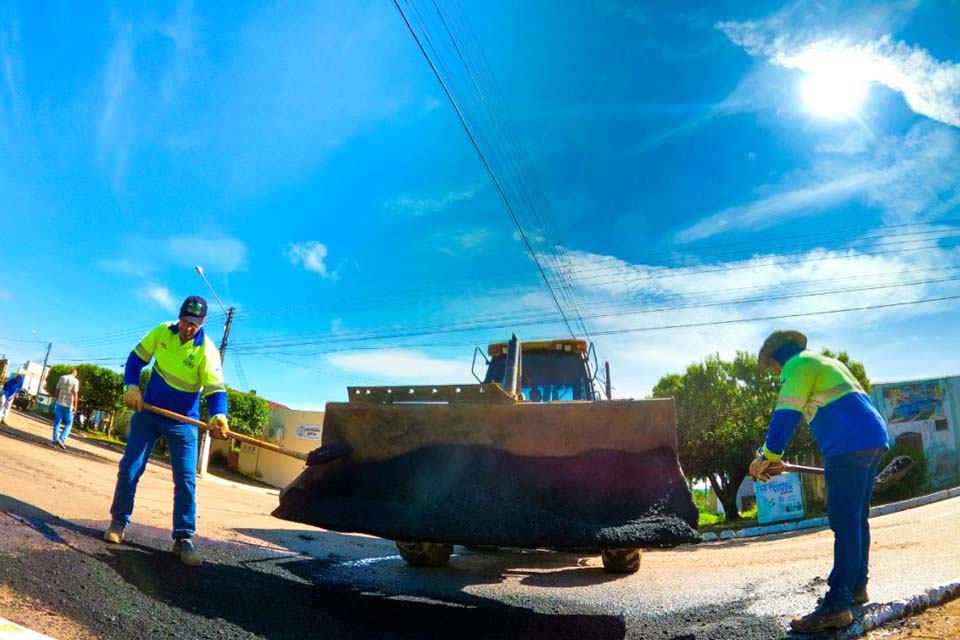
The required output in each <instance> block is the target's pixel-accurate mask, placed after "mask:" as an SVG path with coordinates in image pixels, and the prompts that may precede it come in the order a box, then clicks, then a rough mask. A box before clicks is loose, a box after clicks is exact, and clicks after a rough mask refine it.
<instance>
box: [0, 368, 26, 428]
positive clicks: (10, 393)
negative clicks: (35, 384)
mask: <svg viewBox="0 0 960 640" xmlns="http://www.w3.org/2000/svg"><path fill="white" fill-rule="evenodd" d="M22 388H23V374H22V373H18V374H17V375H15V376H13V377H12V378H10V379H9V380H7V381H6V382H4V383H3V392H2V393H0V424H7V414H8V413H10V407H12V406H13V399H14V398H16V397H17V394H18V393H20V389H22Z"/></svg>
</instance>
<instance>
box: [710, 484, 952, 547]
mask: <svg viewBox="0 0 960 640" xmlns="http://www.w3.org/2000/svg"><path fill="white" fill-rule="evenodd" d="M957 496H960V487H954V488H953V489H944V490H942V491H937V492H935V493H928V494H927V495H925V496H918V497H916V498H909V499H907V500H901V501H900V502H891V503H889V504H882V505H877V506H876V507H871V508H870V517H871V518H875V517H877V516H884V515H887V514H888V513H897V512H898V511H905V510H907V509H913V508H914V507H922V506H923V505H925V504H933V503H934V502H940V501H941V500H949V499H950V498H956V497H957ZM829 525H830V523H829V522H827V517H826V516H822V517H820V518H808V519H806V520H796V521H794V522H778V523H776V524H768V525H761V526H756V527H744V528H743V529H728V530H726V531H721V532H720V533H712V532H711V533H705V534H703V541H704V542H714V541H716V540H733V539H736V538H753V537H755V536H764V535H771V534H774V533H788V532H790V531H801V530H804V529H817V528H820V527H827V526H829Z"/></svg>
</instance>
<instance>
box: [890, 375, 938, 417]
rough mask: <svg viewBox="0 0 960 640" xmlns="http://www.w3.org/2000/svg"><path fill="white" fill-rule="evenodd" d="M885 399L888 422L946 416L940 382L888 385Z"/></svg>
mask: <svg viewBox="0 0 960 640" xmlns="http://www.w3.org/2000/svg"><path fill="white" fill-rule="evenodd" d="M883 400H884V405H885V407H884V413H885V415H884V418H886V420H887V424H900V423H904V422H916V421H920V420H942V419H945V418H946V414H945V413H944V410H943V390H942V389H941V388H940V383H939V382H926V383H923V384H910V385H901V386H899V387H888V388H886V389H884V390H883Z"/></svg>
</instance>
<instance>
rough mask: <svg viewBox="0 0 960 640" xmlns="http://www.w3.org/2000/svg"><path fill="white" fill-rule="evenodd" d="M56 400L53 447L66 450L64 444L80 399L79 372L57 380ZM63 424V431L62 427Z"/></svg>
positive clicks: (54, 404) (75, 371)
mask: <svg viewBox="0 0 960 640" xmlns="http://www.w3.org/2000/svg"><path fill="white" fill-rule="evenodd" d="M56 396H57V397H56V400H54V403H53V446H54V447H59V448H61V449H66V448H67V447H66V445H65V444H64V443H65V442H66V441H67V437H68V436H69V435H70V428H71V427H72V426H73V417H74V415H76V413H77V402H78V401H79V398H80V380H79V379H77V370H76V369H74V370H73V371H71V372H70V373H68V374H66V375H64V376H60V379H59V380H57V391H56ZM61 424H63V431H62V432H61V431H60V425H61Z"/></svg>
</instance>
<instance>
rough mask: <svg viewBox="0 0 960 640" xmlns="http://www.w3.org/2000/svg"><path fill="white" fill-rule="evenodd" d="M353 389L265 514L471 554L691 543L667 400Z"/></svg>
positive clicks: (488, 390) (686, 493) (332, 409)
mask: <svg viewBox="0 0 960 640" xmlns="http://www.w3.org/2000/svg"><path fill="white" fill-rule="evenodd" d="M349 391H350V393H351V402H345V403H337V402H331V403H328V404H327V408H326V414H325V416H324V424H323V433H322V440H321V445H322V446H321V448H320V449H318V450H317V451H315V452H313V453H312V454H311V459H310V460H308V463H307V464H308V466H307V468H306V470H305V471H304V472H303V473H302V474H301V475H300V476H299V477H298V478H297V479H296V480H294V481H293V482H292V483H291V484H290V485H289V486H287V487H286V488H285V489H284V490H283V492H282V493H281V497H280V505H279V507H278V508H277V509H276V510H275V511H274V512H273V515H275V516H277V517H279V518H283V519H286V520H293V521H296V522H303V523H307V524H311V525H316V526H319V527H323V528H326V529H332V530H336V531H345V532H359V533H368V534H373V535H376V536H380V537H384V538H389V539H393V540H400V541H432V542H445V543H452V544H467V545H494V546H509V547H527V548H543V547H546V548H555V549H600V548H625V547H641V546H643V547H651V546H673V545H676V544H680V543H686V542H697V541H699V539H700V538H699V536H698V534H697V532H696V526H697V517H698V514H697V509H696V507H695V506H694V504H693V501H692V499H691V496H690V490H689V488H688V486H687V484H686V482H685V480H684V477H683V473H682V471H681V469H680V464H679V462H678V460H677V433H676V422H675V414H674V404H673V400H671V399H658V400H640V401H634V400H613V401H604V402H550V403H534V402H517V401H516V400H515V399H514V397H513V396H510V395H509V394H507V393H505V392H504V391H503V390H502V389H501V388H500V387H499V385H496V384H486V385H462V386H450V387H432V388H429V389H426V390H424V389H422V388H409V389H400V390H399V391H398V390H396V389H390V390H387V389H383V388H377V389H367V390H364V389H353V388H351V389H350V390H349ZM398 396H399V397H410V398H414V401H413V402H412V403H408V402H403V401H400V400H399V397H398ZM424 397H426V398H427V399H426V400H420V399H421V398H424Z"/></svg>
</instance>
